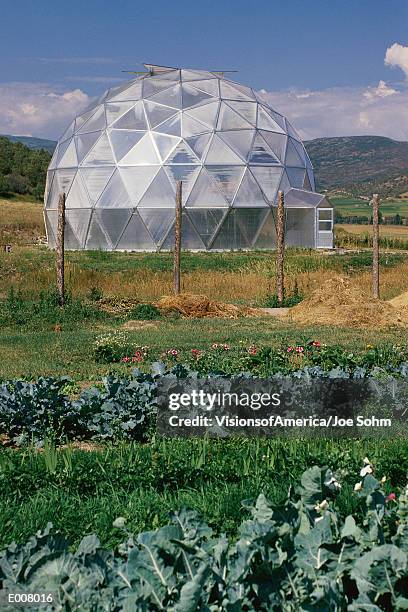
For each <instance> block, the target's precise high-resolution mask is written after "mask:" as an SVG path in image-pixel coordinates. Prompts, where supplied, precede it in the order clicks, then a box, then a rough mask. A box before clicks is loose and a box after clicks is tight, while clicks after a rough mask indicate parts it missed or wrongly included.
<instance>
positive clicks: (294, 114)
mask: <svg viewBox="0 0 408 612" xmlns="http://www.w3.org/2000/svg"><path fill="white" fill-rule="evenodd" d="M262 97H263V98H264V99H265V100H266V101H267V102H268V103H269V104H270V105H271V106H272V108H274V109H275V110H277V111H279V112H281V113H282V114H283V115H285V116H286V117H287V118H288V119H289V120H290V122H291V123H293V124H294V126H295V128H296V129H297V131H298V132H299V133H300V135H301V136H302V138H304V139H305V140H310V139H312V138H319V137H322V136H360V135H361V136H362V135H378V136H388V137H389V138H394V139H395V140H408V89H406V88H401V89H400V90H397V89H394V88H393V87H390V86H389V85H387V84H386V83H385V82H384V81H380V82H379V84H378V86H376V87H333V88H330V89H322V90H317V91H311V90H306V91H304V90H289V91H276V92H275V91H272V92H262Z"/></svg>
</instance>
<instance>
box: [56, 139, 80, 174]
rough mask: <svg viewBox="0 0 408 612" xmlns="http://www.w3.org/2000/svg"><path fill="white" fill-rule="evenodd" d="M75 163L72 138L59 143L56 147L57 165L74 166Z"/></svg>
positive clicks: (63, 166)
mask: <svg viewBox="0 0 408 612" xmlns="http://www.w3.org/2000/svg"><path fill="white" fill-rule="evenodd" d="M77 165H78V157H77V153H76V147H75V141H74V139H72V140H71V141H69V140H67V141H66V142H63V143H61V144H60V145H59V147H58V161H57V166H58V167H59V168H74V167H75V166H77Z"/></svg>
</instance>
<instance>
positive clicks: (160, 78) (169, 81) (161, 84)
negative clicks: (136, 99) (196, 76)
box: [143, 70, 180, 98]
mask: <svg viewBox="0 0 408 612" xmlns="http://www.w3.org/2000/svg"><path fill="white" fill-rule="evenodd" d="M179 82H180V73H179V72H178V70H177V71H174V72H167V73H166V74H161V75H155V76H152V77H147V78H145V79H143V97H144V98H147V97H151V96H154V95H155V94H158V93H160V92H161V91H163V90H165V89H170V88H171V87H174V86H175V85H177V84H178V83H179Z"/></svg>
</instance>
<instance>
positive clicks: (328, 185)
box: [7, 136, 408, 197]
mask: <svg viewBox="0 0 408 612" xmlns="http://www.w3.org/2000/svg"><path fill="white" fill-rule="evenodd" d="M7 138H8V139H9V140H11V141H13V142H22V143H23V144H25V145H26V146H27V147H29V148H30V149H36V150H38V149H45V150H46V151H48V152H50V153H52V152H53V151H54V148H55V145H56V142H55V141H53V140H46V139H44V138H33V137H29V136H7ZM304 144H305V146H306V149H307V152H308V153H309V156H310V159H311V161H312V164H313V166H314V171H315V178H316V188H317V190H318V191H319V190H320V191H322V190H327V191H333V190H334V191H336V190H343V191H347V192H349V193H351V194H353V195H371V194H372V193H374V192H378V193H380V194H381V195H382V196H383V197H384V196H399V195H401V194H402V193H406V192H408V142H399V141H396V140H392V139H391V138H385V137H383V136H342V137H335V138H316V139H315V140H309V141H305V143H304Z"/></svg>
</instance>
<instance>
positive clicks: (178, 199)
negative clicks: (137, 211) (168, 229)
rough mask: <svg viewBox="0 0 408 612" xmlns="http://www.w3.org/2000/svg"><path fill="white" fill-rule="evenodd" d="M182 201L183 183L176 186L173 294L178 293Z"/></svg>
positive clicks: (179, 182)
mask: <svg viewBox="0 0 408 612" xmlns="http://www.w3.org/2000/svg"><path fill="white" fill-rule="evenodd" d="M182 199H183V183H182V182H181V181H177V185H176V218H175V223H174V293H175V295H178V294H179V293H180V253H181V214H182V210H181V203H182Z"/></svg>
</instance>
